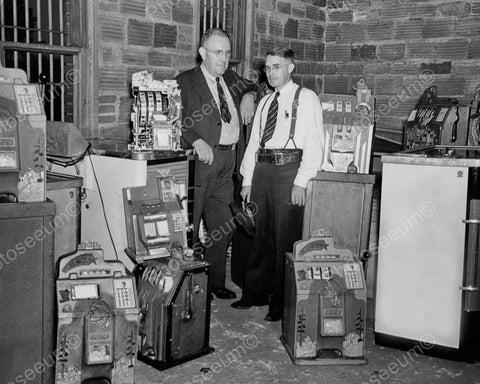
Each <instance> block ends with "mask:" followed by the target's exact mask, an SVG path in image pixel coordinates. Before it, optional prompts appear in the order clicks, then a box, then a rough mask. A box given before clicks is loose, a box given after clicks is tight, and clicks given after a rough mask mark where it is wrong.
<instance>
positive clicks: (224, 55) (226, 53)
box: [203, 47, 232, 59]
mask: <svg viewBox="0 0 480 384" xmlns="http://www.w3.org/2000/svg"><path fill="white" fill-rule="evenodd" d="M203 48H205V47H203ZM205 50H206V51H208V52H210V53H213V54H214V55H215V56H217V59H223V58H225V59H230V57H231V56H232V51H212V50H211V49H208V48H205Z"/></svg>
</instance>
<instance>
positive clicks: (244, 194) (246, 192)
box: [240, 185, 252, 203]
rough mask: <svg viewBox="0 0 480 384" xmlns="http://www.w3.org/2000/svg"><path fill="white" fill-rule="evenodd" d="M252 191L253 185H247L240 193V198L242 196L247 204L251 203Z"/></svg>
mask: <svg viewBox="0 0 480 384" xmlns="http://www.w3.org/2000/svg"><path fill="white" fill-rule="evenodd" d="M251 191H252V186H251V185H246V186H245V187H242V190H241V191H240V196H242V199H243V201H244V202H245V203H249V202H250V192H251Z"/></svg>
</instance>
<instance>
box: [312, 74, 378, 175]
mask: <svg viewBox="0 0 480 384" xmlns="http://www.w3.org/2000/svg"><path fill="white" fill-rule="evenodd" d="M318 97H319V98H320V101H321V103H322V108H323V126H324V129H325V151H324V153H323V159H322V164H321V167H320V168H321V170H322V171H327V172H344V173H368V172H369V169H370V160H371V150H372V137H373V130H374V121H375V119H374V114H375V98H374V97H373V96H372V92H371V90H369V89H368V87H367V85H366V84H365V81H364V80H363V79H360V80H359V81H358V82H357V92H356V95H337V94H319V95H318Z"/></svg>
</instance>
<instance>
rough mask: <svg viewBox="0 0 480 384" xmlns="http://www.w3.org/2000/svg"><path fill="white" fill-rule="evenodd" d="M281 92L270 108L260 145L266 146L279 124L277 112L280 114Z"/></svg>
mask: <svg viewBox="0 0 480 384" xmlns="http://www.w3.org/2000/svg"><path fill="white" fill-rule="evenodd" d="M279 95H280V92H277V93H276V94H275V98H274V99H273V101H272V103H271V104H270V107H269V108H268V115H267V122H266V123H265V129H264V131H263V136H262V140H261V141H260V146H261V147H262V148H265V143H266V142H267V141H268V140H270V139H271V138H272V136H273V132H275V126H276V125H277V114H278V100H277V99H278V96H279Z"/></svg>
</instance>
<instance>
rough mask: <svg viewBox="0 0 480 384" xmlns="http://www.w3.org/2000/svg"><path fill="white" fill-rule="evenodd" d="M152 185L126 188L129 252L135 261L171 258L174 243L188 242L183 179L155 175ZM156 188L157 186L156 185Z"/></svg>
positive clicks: (125, 206)
mask: <svg viewBox="0 0 480 384" xmlns="http://www.w3.org/2000/svg"><path fill="white" fill-rule="evenodd" d="M149 181H151V183H150V185H152V186H153V187H149V184H148V183H147V185H145V186H140V187H129V188H124V189H123V200H124V211H125V223H126V228H127V242H128V248H127V250H126V252H127V254H128V255H129V256H130V257H132V258H133V259H134V261H136V262H143V261H145V260H149V259H156V258H160V257H170V248H171V245H172V244H179V245H181V246H182V247H185V246H186V244H187V234H186V230H187V222H186V220H188V218H187V217H186V212H185V209H184V206H183V202H182V199H184V198H185V197H180V196H181V194H185V193H186V192H185V191H186V187H185V182H184V181H179V180H176V179H175V178H174V177H172V176H161V175H160V176H157V175H155V174H154V175H152V176H151V177H150V178H149ZM155 187H156V188H155Z"/></svg>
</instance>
